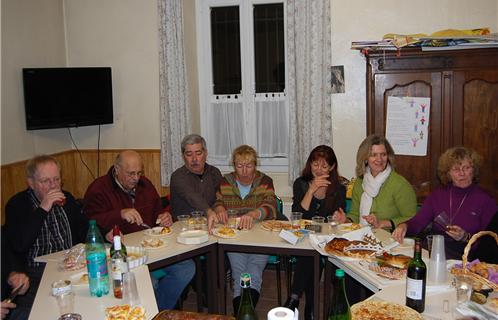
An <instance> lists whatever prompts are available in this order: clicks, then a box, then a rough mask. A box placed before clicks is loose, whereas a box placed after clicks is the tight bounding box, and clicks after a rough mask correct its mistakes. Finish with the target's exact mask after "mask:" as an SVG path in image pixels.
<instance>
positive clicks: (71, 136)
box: [67, 126, 100, 180]
mask: <svg viewBox="0 0 498 320" xmlns="http://www.w3.org/2000/svg"><path fill="white" fill-rule="evenodd" d="M67 131H68V132H69V137H70V138H71V142H72V143H73V146H74V147H75V148H76V151H78V154H79V155H80V160H81V162H82V163H83V164H84V165H85V167H86V168H87V170H88V172H90V175H91V176H92V179H94V180H95V175H94V174H93V172H92V170H90V168H89V167H88V165H87V164H86V162H85V160H83V156H82V155H81V151H80V149H78V146H77V145H76V143H75V142H74V139H73V135H72V134H71V129H70V128H67ZM99 140H100V126H99Z"/></svg>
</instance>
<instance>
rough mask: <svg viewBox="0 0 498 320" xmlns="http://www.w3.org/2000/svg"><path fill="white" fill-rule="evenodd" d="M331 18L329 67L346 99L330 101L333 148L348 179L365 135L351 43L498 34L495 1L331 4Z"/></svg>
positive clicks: (359, 72) (360, 61) (360, 63)
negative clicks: (338, 71) (338, 75)
mask: <svg viewBox="0 0 498 320" xmlns="http://www.w3.org/2000/svg"><path fill="white" fill-rule="evenodd" d="M331 12H332V20H331V21H332V64H333V65H344V69H345V71H344V72H345V80H346V93H344V94H333V95H332V130H333V139H334V140H333V147H334V151H335V152H336V154H337V157H338V162H339V170H340V173H341V174H342V175H343V176H345V177H348V178H351V177H353V176H354V167H355V158H356V150H357V148H358V146H359V144H360V143H361V141H362V140H363V138H364V137H365V135H366V96H365V91H366V87H365V59H364V58H363V57H362V56H361V55H360V53H359V52H358V51H356V50H351V49H350V46H351V42H352V41H357V40H377V39H381V38H382V36H383V35H384V34H387V33H401V34H407V33H420V32H422V33H428V34H430V33H432V32H435V31H438V30H441V29H450V28H451V29H471V28H479V27H490V28H491V31H492V32H497V31H498V1H497V0H479V1H473V0H438V1H433V0H419V1H399V0H377V1H370V0H356V1H346V0H331Z"/></svg>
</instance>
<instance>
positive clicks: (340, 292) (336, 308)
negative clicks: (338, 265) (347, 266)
mask: <svg viewBox="0 0 498 320" xmlns="http://www.w3.org/2000/svg"><path fill="white" fill-rule="evenodd" d="M328 320H351V309H350V308H349V302H348V297H347V295H346V287H345V284H344V270H341V269H337V270H336V271H335V278H334V285H333V287H332V299H331V304H330V308H329V314H328Z"/></svg>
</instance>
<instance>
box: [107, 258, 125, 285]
mask: <svg viewBox="0 0 498 320" xmlns="http://www.w3.org/2000/svg"><path fill="white" fill-rule="evenodd" d="M126 272H128V264H127V263H126V262H124V261H123V259H115V260H114V259H113V260H112V261H111V276H112V279H113V280H119V281H121V280H122V279H123V273H126Z"/></svg>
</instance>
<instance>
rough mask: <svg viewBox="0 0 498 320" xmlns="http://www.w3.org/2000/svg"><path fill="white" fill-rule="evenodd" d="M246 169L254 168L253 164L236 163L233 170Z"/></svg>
mask: <svg viewBox="0 0 498 320" xmlns="http://www.w3.org/2000/svg"><path fill="white" fill-rule="evenodd" d="M244 167H245V168H247V169H253V168H254V167H255V165H254V163H236V164H235V168H237V169H242V168H244Z"/></svg>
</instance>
